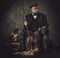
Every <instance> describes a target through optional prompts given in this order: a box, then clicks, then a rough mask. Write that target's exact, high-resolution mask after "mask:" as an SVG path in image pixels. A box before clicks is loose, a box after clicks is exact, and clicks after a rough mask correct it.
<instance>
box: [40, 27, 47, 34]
mask: <svg viewBox="0 0 60 58" xmlns="http://www.w3.org/2000/svg"><path fill="white" fill-rule="evenodd" d="M41 30H42V34H44V33H45V32H46V26H43V27H42V29H41Z"/></svg>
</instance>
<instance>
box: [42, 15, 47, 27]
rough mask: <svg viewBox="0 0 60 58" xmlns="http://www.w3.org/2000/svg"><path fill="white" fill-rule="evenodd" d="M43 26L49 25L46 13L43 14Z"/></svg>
mask: <svg viewBox="0 0 60 58" xmlns="http://www.w3.org/2000/svg"><path fill="white" fill-rule="evenodd" d="M42 26H46V27H48V22H47V17H46V15H43V16H42Z"/></svg>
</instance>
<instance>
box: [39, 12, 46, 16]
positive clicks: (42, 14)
mask: <svg viewBox="0 0 60 58" xmlns="http://www.w3.org/2000/svg"><path fill="white" fill-rule="evenodd" d="M38 14H39V15H41V16H46V15H45V14H44V13H41V12H39V13H38Z"/></svg>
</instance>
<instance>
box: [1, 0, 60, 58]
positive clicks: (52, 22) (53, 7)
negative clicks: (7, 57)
mask: <svg viewBox="0 0 60 58" xmlns="http://www.w3.org/2000/svg"><path fill="white" fill-rule="evenodd" d="M33 3H38V5H39V9H40V12H42V13H44V14H46V16H47V21H48V24H49V32H50V33H49V36H50V39H51V40H52V44H53V47H54V48H56V49H57V50H59V49H60V3H59V0H56V1H55V0H0V48H1V49H0V50H1V55H3V54H6V51H7V46H6V45H7V39H8V38H7V37H8V35H9V34H10V33H11V32H13V30H14V29H15V28H18V29H21V28H23V21H24V19H25V15H26V14H28V13H30V12H31V11H30V9H29V6H30V5H31V4H33ZM59 51H60V50H59ZM59 54H60V53H59ZM54 56H56V55H55V54H54ZM51 57H52V56H51ZM56 57H57V56H56ZM58 57H59V56H58ZM58 57H57V58H58Z"/></svg>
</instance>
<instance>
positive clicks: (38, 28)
mask: <svg viewBox="0 0 60 58" xmlns="http://www.w3.org/2000/svg"><path fill="white" fill-rule="evenodd" d="M30 9H31V14H28V15H26V20H25V21H24V28H25V29H28V30H29V31H30V32H31V34H32V35H33V36H35V37H36V38H37V40H38V44H39V48H40V51H41V49H43V39H42V37H43V35H42V34H46V35H48V22H47V18H46V16H45V15H44V14H42V13H39V9H38V4H33V5H31V6H30Z"/></svg>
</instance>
